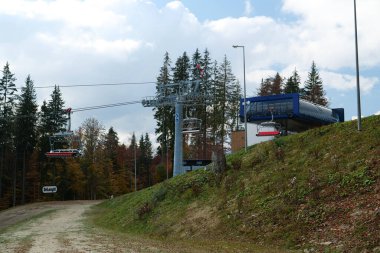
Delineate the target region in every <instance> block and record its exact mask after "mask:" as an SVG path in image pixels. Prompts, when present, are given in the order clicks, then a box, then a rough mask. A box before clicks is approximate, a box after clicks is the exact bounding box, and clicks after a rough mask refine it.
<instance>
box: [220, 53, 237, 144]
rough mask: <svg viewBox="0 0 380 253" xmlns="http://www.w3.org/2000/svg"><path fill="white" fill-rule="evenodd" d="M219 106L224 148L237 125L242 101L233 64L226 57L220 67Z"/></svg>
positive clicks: (221, 138) (221, 140)
mask: <svg viewBox="0 0 380 253" xmlns="http://www.w3.org/2000/svg"><path fill="white" fill-rule="evenodd" d="M217 83H218V85H217V86H218V88H217V94H216V96H217V97H218V98H217V104H216V105H218V106H219V108H218V109H217V110H220V113H219V115H218V117H220V119H219V120H218V121H219V122H220V125H219V127H218V129H219V130H220V131H219V137H218V139H219V140H220V143H219V144H220V145H221V146H222V147H223V148H224V147H225V145H224V144H225V142H226V140H228V139H230V138H229V137H230V136H229V133H230V132H231V131H232V129H233V127H234V126H235V125H236V119H237V113H238V106H237V104H238V103H239V99H240V95H241V94H240V86H239V83H238V82H237V81H236V77H235V75H234V74H233V73H232V68H231V63H230V61H229V60H228V59H227V56H224V58H223V61H222V63H221V64H220V66H219V76H218V77H217Z"/></svg>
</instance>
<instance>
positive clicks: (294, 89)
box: [284, 69, 301, 93]
mask: <svg viewBox="0 0 380 253" xmlns="http://www.w3.org/2000/svg"><path fill="white" fill-rule="evenodd" d="M300 85H301V78H300V76H299V75H298V72H297V69H294V71H293V74H292V76H291V77H289V78H288V80H287V81H286V83H285V86H284V93H300V92H301V89H300Z"/></svg>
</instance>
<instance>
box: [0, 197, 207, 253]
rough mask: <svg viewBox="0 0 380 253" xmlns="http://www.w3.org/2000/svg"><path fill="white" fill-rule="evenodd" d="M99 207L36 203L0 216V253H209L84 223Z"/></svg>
mask: <svg viewBox="0 0 380 253" xmlns="http://www.w3.org/2000/svg"><path fill="white" fill-rule="evenodd" d="M97 203H99V201H65V202H47V203H35V204H31V205H26V206H21V207H16V208H12V209H9V210H6V211H2V212H0V252H1V253H11V252H12V253H14V252H17V253H24V252H29V253H49V252H54V253H55V252H60V253H69V252H70V253H71V252H73V253H78V252H149V253H150V252H209V251H205V250H203V249H199V250H198V249H194V248H193V247H189V245H186V246H187V247H182V246H183V245H181V244H179V245H173V244H170V245H168V244H166V243H165V242H164V241H158V240H150V239H147V238H140V237H134V236H129V235H125V234H118V233H114V232H110V231H105V230H102V229H99V228H96V227H92V226H90V225H88V224H86V223H84V222H83V221H84V218H85V214H86V211H87V210H89V208H90V207H91V206H93V205H95V204H97ZM36 215H37V217H36ZM33 217H34V218H33ZM20 221H23V222H21V223H19V222H20ZM15 224H16V225H15ZM12 225H14V226H12ZM1 229H2V231H1ZM4 229H5V230H4ZM186 248H187V249H186Z"/></svg>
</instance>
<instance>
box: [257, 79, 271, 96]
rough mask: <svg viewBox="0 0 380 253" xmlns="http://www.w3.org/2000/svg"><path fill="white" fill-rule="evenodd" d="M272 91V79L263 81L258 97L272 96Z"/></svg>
mask: <svg viewBox="0 0 380 253" xmlns="http://www.w3.org/2000/svg"><path fill="white" fill-rule="evenodd" d="M271 90H272V78H271V77H268V78H266V79H265V80H264V79H261V83H260V87H259V89H258V90H257V96H268V95H271Z"/></svg>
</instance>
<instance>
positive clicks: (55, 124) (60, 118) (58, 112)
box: [48, 86, 68, 133]
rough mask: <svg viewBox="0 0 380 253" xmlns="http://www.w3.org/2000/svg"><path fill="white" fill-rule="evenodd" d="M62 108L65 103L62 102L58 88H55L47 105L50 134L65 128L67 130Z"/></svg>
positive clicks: (64, 113)
mask: <svg viewBox="0 0 380 253" xmlns="http://www.w3.org/2000/svg"><path fill="white" fill-rule="evenodd" d="M64 106H65V102H64V101H63V98H62V93H61V91H60V89H59V86H55V87H54V90H53V92H52V94H51V99H50V100H49V103H48V108H49V111H50V115H49V121H50V122H49V123H50V125H51V130H52V133H55V132H58V131H64V130H65V128H67V125H66V124H67V123H68V122H67V120H68V118H67V113H66V110H65V108H64Z"/></svg>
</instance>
